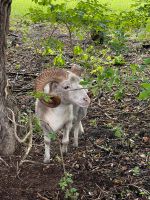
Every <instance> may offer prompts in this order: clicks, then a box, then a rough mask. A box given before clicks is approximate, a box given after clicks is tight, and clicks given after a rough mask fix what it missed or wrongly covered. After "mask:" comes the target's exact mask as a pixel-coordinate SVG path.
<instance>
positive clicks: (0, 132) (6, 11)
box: [0, 0, 15, 155]
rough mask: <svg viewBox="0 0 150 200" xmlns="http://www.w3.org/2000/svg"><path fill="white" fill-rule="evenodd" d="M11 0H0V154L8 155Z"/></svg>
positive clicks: (10, 143) (11, 148) (11, 137)
mask: <svg viewBox="0 0 150 200" xmlns="http://www.w3.org/2000/svg"><path fill="white" fill-rule="evenodd" d="M10 8H11V0H0V154H3V155H9V154H12V153H13V152H14V150H15V138H14V133H13V129H12V128H11V126H10V123H9V120H8V117H7V112H8V110H7V95H6V85H7V81H6V69H5V49H6V35H7V33H8V27H9V15H10Z"/></svg>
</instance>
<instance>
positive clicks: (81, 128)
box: [79, 121, 84, 133]
mask: <svg viewBox="0 0 150 200" xmlns="http://www.w3.org/2000/svg"><path fill="white" fill-rule="evenodd" d="M79 131H80V133H84V129H83V126H82V122H81V121H80V124H79Z"/></svg>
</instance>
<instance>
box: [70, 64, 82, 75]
mask: <svg viewBox="0 0 150 200" xmlns="http://www.w3.org/2000/svg"><path fill="white" fill-rule="evenodd" d="M71 72H72V73H74V74H76V75H77V76H81V75H82V73H83V72H84V69H83V68H82V67H81V66H79V65H76V64H73V65H72V66H71Z"/></svg>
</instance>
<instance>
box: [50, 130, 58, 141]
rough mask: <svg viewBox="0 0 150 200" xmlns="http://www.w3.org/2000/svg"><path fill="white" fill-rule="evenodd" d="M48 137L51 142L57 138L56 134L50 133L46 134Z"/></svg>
mask: <svg viewBox="0 0 150 200" xmlns="http://www.w3.org/2000/svg"><path fill="white" fill-rule="evenodd" d="M48 137H49V138H50V139H51V140H53V141H54V140H56V137H57V135H56V133H55V132H50V133H48Z"/></svg>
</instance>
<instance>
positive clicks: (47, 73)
mask: <svg viewBox="0 0 150 200" xmlns="http://www.w3.org/2000/svg"><path fill="white" fill-rule="evenodd" d="M67 77H68V74H67V71H65V70H64V69H46V70H44V71H43V72H42V74H41V75H39V76H38V77H37V79H36V82H35V89H36V92H43V91H44V87H45V85H46V84H47V83H50V82H57V83H59V82H61V81H63V80H64V79H67ZM48 95H49V96H50V101H49V102H46V101H45V100H44V98H43V97H41V98H40V101H41V102H42V103H43V104H45V105H46V106H48V107H51V108H55V107H57V106H58V105H59V104H60V102H61V99H60V97H59V96H57V95H50V94H48Z"/></svg>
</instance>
